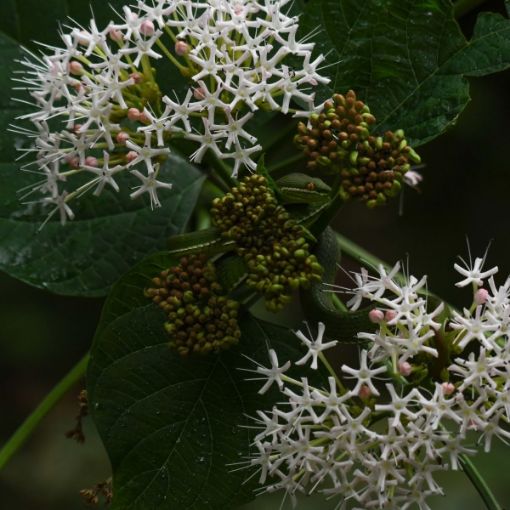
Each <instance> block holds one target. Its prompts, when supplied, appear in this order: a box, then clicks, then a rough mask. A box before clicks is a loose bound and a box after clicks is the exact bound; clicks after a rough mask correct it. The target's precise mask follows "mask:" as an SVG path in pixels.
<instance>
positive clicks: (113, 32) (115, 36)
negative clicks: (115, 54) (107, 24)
mask: <svg viewBox="0 0 510 510" xmlns="http://www.w3.org/2000/svg"><path fill="white" fill-rule="evenodd" d="M108 35H109V36H110V39H111V40H112V41H116V42H120V41H122V39H124V34H123V33H122V32H121V31H120V30H118V29H116V28H113V27H112V28H110V30H109V31H108Z"/></svg>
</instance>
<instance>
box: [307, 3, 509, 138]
mask: <svg viewBox="0 0 510 510" xmlns="http://www.w3.org/2000/svg"><path fill="white" fill-rule="evenodd" d="M302 25H303V28H302V30H303V33H306V32H310V31H311V30H313V29H316V28H317V27H320V28H321V30H320V31H317V34H316V35H315V36H314V38H313V39H314V40H315V41H316V42H317V43H318V49H320V51H321V52H323V53H328V52H330V51H331V49H332V48H333V49H334V50H335V51H334V52H332V54H331V55H330V56H329V58H328V61H329V62H330V63H331V64H332V66H331V67H329V68H327V69H324V72H326V74H327V75H328V76H329V77H330V78H331V80H332V81H331V83H330V84H329V86H328V87H325V88H323V90H322V92H321V95H322V98H326V97H327V96H329V95H331V93H332V91H336V92H345V91H347V90H348V89H354V90H355V91H356V92H357V93H358V95H359V97H360V98H361V99H362V100H363V101H365V102H366V103H367V104H368V105H369V106H370V108H371V110H372V112H373V114H374V115H375V116H376V117H377V121H378V125H377V128H378V129H379V130H380V131H384V130H387V129H392V130H396V129H399V128H402V129H404V130H405V132H406V135H407V136H408V138H409V140H410V142H411V143H412V144H414V145H420V144H423V143H425V142H427V141H429V140H431V139H433V138H435V137H436V136H438V135H440V134H441V133H442V132H443V131H444V130H445V129H446V128H448V126H450V125H452V124H453V123H455V121H456V120H457V117H458V116H459V114H460V113H461V112H462V110H463V109H464V108H465V107H466V105H467V103H468V101H469V83H468V81H467V79H466V77H467V76H482V75H485V74H488V73H493V72H496V71H501V70H503V69H506V68H508V67H509V66H510V21H509V20H508V19H506V18H503V17H502V16H501V15H499V14H492V13H482V14H481V15H480V16H479V19H478V22H477V24H476V28H475V34H474V36H473V38H472V39H471V40H470V41H466V39H465V38H464V36H463V35H462V33H461V32H460V29H459V27H458V25H457V22H456V21H455V19H454V18H453V13H452V4H451V2H450V0H366V1H364V2H359V1H358V0H312V1H311V2H309V3H308V4H307V8H306V13H305V15H304V16H303V18H302Z"/></svg>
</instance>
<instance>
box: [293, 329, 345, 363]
mask: <svg viewBox="0 0 510 510" xmlns="http://www.w3.org/2000/svg"><path fill="white" fill-rule="evenodd" d="M325 331H326V326H325V325H324V323H323V322H319V328H318V332H317V337H316V338H315V339H310V338H307V337H306V336H305V334H304V333H303V332H302V331H296V332H295V333H294V334H295V335H296V336H297V337H298V338H299V339H300V340H301V341H302V342H303V343H304V344H305V345H306V346H307V347H308V352H307V353H306V354H305V355H304V356H303V357H302V358H301V359H300V360H299V361H296V365H304V364H305V363H306V362H307V361H308V360H309V359H310V358H311V360H312V364H311V365H310V366H311V367H312V369H313V370H316V369H317V366H318V356H319V355H320V353H321V352H322V351H325V350H326V349H330V348H331V347H334V346H335V345H336V344H337V343H338V342H337V341H336V340H333V341H331V342H326V343H322V339H323V337H324V332H325ZM310 335H311V333H310Z"/></svg>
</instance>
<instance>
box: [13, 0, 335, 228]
mask: <svg viewBox="0 0 510 510" xmlns="http://www.w3.org/2000/svg"><path fill="white" fill-rule="evenodd" d="M289 2H290V0H205V1H200V0H197V1H194V0H152V1H151V3H149V0H140V1H139V2H138V5H137V7H136V8H135V7H133V8H130V7H127V6H126V7H124V12H123V15H122V16H121V18H122V19H121V21H120V22H119V23H110V24H109V25H108V26H107V27H106V28H104V29H99V28H98V27H97V25H96V23H95V21H94V20H91V22H90V26H89V27H88V28H86V29H85V28H81V27H74V28H71V30H70V33H67V34H63V35H62V41H63V43H64V45H63V48H53V47H52V48H49V49H50V50H51V51H52V53H51V54H44V53H43V54H41V55H35V54H30V55H28V57H27V58H25V59H24V60H23V61H22V64H24V66H25V67H26V70H25V71H24V74H23V76H22V78H20V79H19V80H18V81H19V82H21V84H22V87H20V88H23V89H28V91H29V93H30V96H31V98H32V99H33V101H34V104H35V106H36V111H34V112H32V113H29V114H26V115H23V116H22V117H21V119H27V120H30V121H31V122H32V123H33V125H34V126H35V130H33V131H31V130H26V129H24V128H18V131H19V132H21V133H23V134H24V135H29V136H31V137H33V139H34V145H35V147H34V148H33V149H30V150H28V151H27V152H35V153H36V155H37V162H36V163H37V166H38V168H39V170H40V173H41V176H42V177H44V182H42V183H41V184H40V185H38V186H37V187H36V188H35V190H36V191H39V192H41V193H43V195H44V196H45V198H44V202H46V203H48V204H53V205H54V206H55V207H56V208H55V211H60V215H61V219H62V221H65V219H66V218H72V217H73V212H72V210H71V208H70V207H69V205H68V203H69V201H70V200H71V199H72V198H73V197H75V196H79V195H81V194H83V193H85V192H87V191H89V190H92V189H94V193H95V194H96V195H99V194H100V193H101V192H102V191H103V189H104V187H105V186H108V187H110V188H111V189H112V190H114V191H118V184H117V182H116V180H115V179H116V177H117V176H118V174H119V173H121V172H122V171H123V170H128V171H131V172H132V173H133V175H134V176H135V177H136V178H138V179H139V180H140V183H141V184H140V187H139V189H138V190H137V191H135V192H134V193H133V194H132V197H133V198H136V197H137V196H138V195H140V194H142V193H145V192H147V193H148V194H149V195H150V198H151V203H152V204H153V205H155V206H158V205H159V200H158V197H157V189H158V188H169V187H170V186H171V184H167V183H161V182H159V181H158V180H157V174H158V167H159V164H160V163H161V162H162V161H163V160H164V159H165V156H166V155H167V154H168V153H169V151H170V149H169V141H170V140H171V139H172V138H176V137H177V138H186V139H188V140H191V141H193V142H196V143H198V144H199V148H198V149H197V150H196V151H195V152H194V153H193V154H192V155H191V159H192V160H193V161H195V162H197V163H200V162H201V161H202V158H203V157H204V154H205V153H206V152H207V151H208V150H210V151H212V152H213V153H214V154H215V155H216V156H217V157H218V158H221V159H230V160H233V162H234V164H233V170H232V172H233V174H234V175H236V174H237V173H238V171H239V170H240V169H241V168H243V167H246V168H248V169H249V170H253V169H254V168H255V166H256V163H255V161H254V160H253V155H254V154H255V153H257V152H258V151H259V150H260V149H261V146H260V145H259V144H258V143H257V139H256V137H255V136H253V135H252V134H250V133H249V132H248V131H247V127H248V125H249V121H250V119H252V118H253V116H254V112H256V111H257V110H259V109H261V110H272V111H281V112H283V113H289V112H291V113H297V112H296V111H295V110H292V109H291V101H292V100H297V101H299V102H300V104H302V105H305V108H308V109H312V108H313V100H314V94H313V93H311V92H309V89H310V88H312V87H313V86H315V85H317V84H318V83H319V82H321V83H326V82H327V81H328V80H327V79H325V78H323V77H321V76H320V74H319V72H318V68H319V66H320V64H321V63H322V61H323V60H324V57H323V56H319V57H318V58H316V59H315V60H313V59H312V49H313V46H314V45H313V44H312V43H307V42H304V41H298V40H297V35H296V34H297V30H298V19H297V17H290V16H287V15H286V14H285V12H284V11H285V9H286V8H290V6H289ZM160 59H168V60H169V61H170V62H171V63H172V64H173V65H174V66H175V72H176V74H177V73H179V72H180V73H181V74H182V75H184V76H185V77H186V78H187V79H188V82H189V83H188V86H187V89H186V90H185V91H184V92H183V93H182V94H181V93H180V91H179V90H172V89H170V90H166V89H163V86H164V84H158V83H157V72H156V70H155V66H156V67H157V62H156V61H157V60H160ZM290 59H292V63H290V62H289V60H290ZM175 78H176V76H173V77H172V76H170V77H168V79H167V80H166V82H167V83H168V84H169V85H168V86H169V87H171V84H172V82H174V81H175ZM140 165H142V167H144V170H145V171H144V172H143V173H142V172H141V171H139V170H133V168H134V167H138V168H140V169H141V167H140ZM84 177H85V178H84Z"/></svg>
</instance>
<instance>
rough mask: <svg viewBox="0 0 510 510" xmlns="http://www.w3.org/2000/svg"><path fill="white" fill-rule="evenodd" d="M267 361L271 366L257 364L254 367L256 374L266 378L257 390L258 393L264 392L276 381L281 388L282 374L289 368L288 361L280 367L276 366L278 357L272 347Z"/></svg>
mask: <svg viewBox="0 0 510 510" xmlns="http://www.w3.org/2000/svg"><path fill="white" fill-rule="evenodd" d="M269 361H270V362H271V367H269V368H266V367H263V366H262V365H259V366H258V367H257V369H256V372H257V373H258V374H261V375H262V376H263V377H264V379H267V380H266V382H265V384H264V386H262V388H261V389H260V390H259V393H260V394H263V393H266V391H267V390H268V389H269V388H270V387H271V386H272V385H273V383H276V384H277V385H278V387H279V388H280V389H281V388H282V387H283V380H282V375H283V374H284V373H285V372H287V370H288V369H289V368H290V361H287V362H286V363H284V364H283V365H282V366H281V367H280V366H278V357H277V355H276V352H275V350H274V349H270V350H269Z"/></svg>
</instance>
